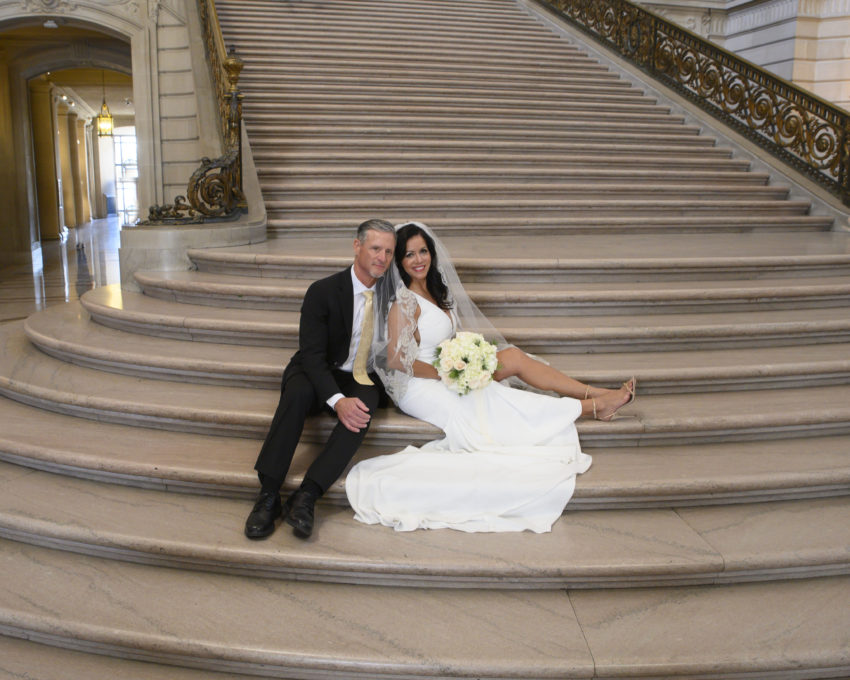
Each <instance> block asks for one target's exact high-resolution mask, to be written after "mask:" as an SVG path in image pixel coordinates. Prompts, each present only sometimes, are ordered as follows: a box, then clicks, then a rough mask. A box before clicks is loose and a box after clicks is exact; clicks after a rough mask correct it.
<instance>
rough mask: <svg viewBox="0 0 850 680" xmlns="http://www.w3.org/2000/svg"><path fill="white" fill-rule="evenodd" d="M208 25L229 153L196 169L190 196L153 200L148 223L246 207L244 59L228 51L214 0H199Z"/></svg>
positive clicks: (191, 219)
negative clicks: (158, 202)
mask: <svg viewBox="0 0 850 680" xmlns="http://www.w3.org/2000/svg"><path fill="white" fill-rule="evenodd" d="M198 12H199V14H200V17H201V25H202V26H203V31H204V42H205V44H206V52H207V60H208V62H209V64H210V69H211V71H212V75H213V78H214V80H215V87H216V92H217V94H218V103H219V123H220V132H221V141H222V147H223V148H224V154H223V155H221V156H219V157H218V158H214V159H209V158H202V159H201V165H200V167H199V168H198V169H197V170H195V172H193V173H192V176H191V177H190V178H189V185H188V187H187V189H186V196H177V197H176V198H175V199H174V203H172V204H170V205H163V206H159V205H154V206H151V208H150V211H149V216H148V219H147V220H146V221H145V222H143V224H163V223H168V224H182V223H197V222H204V221H207V220H209V219H228V218H232V217H235V216H236V215H238V214H239V213H241V212H244V211H245V210H246V209H247V203H246V201H245V194H244V192H243V191H242V98H243V95H242V92H241V91H240V90H239V87H238V82H239V74H240V73H241V72H242V61H241V60H240V59H239V58H238V57H237V56H236V54H235V52H234V50H233V49H232V48H231V50H230V51H229V52H228V51H227V49H226V48H225V46H224V38H223V36H222V34H221V27H220V26H219V23H218V15H217V13H216V11H215V2H214V0H198Z"/></svg>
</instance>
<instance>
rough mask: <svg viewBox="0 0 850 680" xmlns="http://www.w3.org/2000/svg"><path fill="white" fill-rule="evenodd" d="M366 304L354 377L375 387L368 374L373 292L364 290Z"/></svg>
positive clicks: (364, 383)
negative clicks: (367, 364) (367, 362)
mask: <svg viewBox="0 0 850 680" xmlns="http://www.w3.org/2000/svg"><path fill="white" fill-rule="evenodd" d="M363 295H365V296H366V304H365V305H364V306H363V322H362V323H361V324H360V344H359V345H357V354H355V355H354V369H353V370H352V375H354V379H355V380H356V381H357V382H359V383H360V384H361V385H374V384H375V383H373V382H372V381H371V380H370V379H369V375H368V374H367V373H366V360H367V359H368V358H369V350H370V349H371V348H372V326H373V323H374V322H373V320H372V291H371V290H364V291H363Z"/></svg>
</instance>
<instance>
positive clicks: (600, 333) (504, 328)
mask: <svg viewBox="0 0 850 680" xmlns="http://www.w3.org/2000/svg"><path fill="white" fill-rule="evenodd" d="M80 301H81V303H82V305H83V307H84V308H85V309H86V311H87V312H88V313H89V314H90V315H91V317H92V318H93V319H94V320H95V321H96V322H97V323H100V324H103V325H105V326H109V327H111V328H116V329H119V330H125V331H130V332H135V333H142V334H146V335H156V336H160V337H168V338H175V339H178V340H200V341H204V342H217V343H225V344H243V343H248V344H252V345H259V346H266V345H270V346H274V347H288V348H294V347H295V346H296V345H297V336H298V313H297V312H286V311H282V312H275V314H274V315H269V313H268V312H267V311H265V310H253V309H234V308H217V307H210V306H205V305H190V304H175V303H169V302H168V301H166V300H158V299H156V298H152V297H150V296H146V295H140V294H137V293H130V292H127V291H124V292H122V291H120V289H118V288H117V286H103V287H101V288H95V289H94V290H90V291H88V292H86V293H85V294H84V295H83V296H82V297H81V298H80ZM490 320H491V321H492V323H493V324H494V325H495V326H496V328H498V329H499V330H500V331H501V332H502V333H503V334H504V336H505V338H506V339H507V340H508V341H509V342H512V343H514V344H516V345H518V346H519V347H521V348H522V349H524V350H526V351H529V352H534V353H543V354H558V353H564V354H575V353H588V352H622V351H637V350H642V351H646V350H649V351H661V350H670V349H675V350H680V349H720V348H730V347H732V348H734V347H771V346H773V347H776V346H782V345H806V344H822V343H844V342H848V341H850V319H846V318H836V314H835V312H834V311H831V310H830V309H828V308H826V309H795V310H775V311H753V312H726V313H723V314H722V315H711V314H661V315H649V314H643V315H636V316H627V315H617V316H594V317H575V316H559V317H553V318H541V317H521V321H522V322H521V323H520V322H519V320H520V317H498V316H493V317H492V318H491V319H490Z"/></svg>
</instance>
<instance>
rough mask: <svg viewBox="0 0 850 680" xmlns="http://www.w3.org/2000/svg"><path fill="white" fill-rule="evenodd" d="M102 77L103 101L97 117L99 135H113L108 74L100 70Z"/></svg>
mask: <svg viewBox="0 0 850 680" xmlns="http://www.w3.org/2000/svg"><path fill="white" fill-rule="evenodd" d="M100 78H101V85H102V89H103V103H102V104H101V105H100V115H99V116H98V117H97V136H98V137H111V136H112V130H113V127H114V125H113V122H112V114H111V113H109V107H108V106H107V105H106V75H105V73H104V72H103V71H101V72H100Z"/></svg>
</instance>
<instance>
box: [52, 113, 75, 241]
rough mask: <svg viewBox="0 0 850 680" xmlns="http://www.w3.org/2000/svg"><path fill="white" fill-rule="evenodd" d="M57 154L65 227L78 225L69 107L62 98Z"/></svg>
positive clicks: (58, 119)
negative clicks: (72, 168) (69, 129)
mask: <svg viewBox="0 0 850 680" xmlns="http://www.w3.org/2000/svg"><path fill="white" fill-rule="evenodd" d="M56 117H57V121H58V125H57V126H56V155H57V163H58V165H59V183H60V194H61V199H62V217H63V219H64V223H63V225H62V226H63V227H68V228H71V227H76V226H77V217H76V209H75V207H74V176H73V172H72V171H71V145H70V142H69V140H68V107H67V106H66V105H65V104H64V103H62V101H61V100H60V101H59V103H57V105H56Z"/></svg>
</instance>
